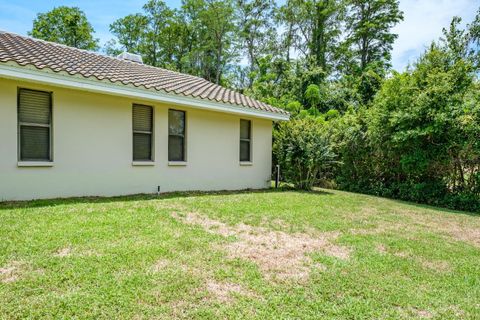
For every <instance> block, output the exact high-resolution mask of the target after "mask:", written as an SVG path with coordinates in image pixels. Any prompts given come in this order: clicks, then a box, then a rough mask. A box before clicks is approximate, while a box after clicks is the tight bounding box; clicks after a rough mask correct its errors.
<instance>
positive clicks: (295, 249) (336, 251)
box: [173, 213, 350, 280]
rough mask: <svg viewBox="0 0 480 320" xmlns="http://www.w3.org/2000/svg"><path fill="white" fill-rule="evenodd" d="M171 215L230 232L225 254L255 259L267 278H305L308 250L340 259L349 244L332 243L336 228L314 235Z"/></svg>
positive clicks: (345, 256) (213, 230)
mask: <svg viewBox="0 0 480 320" xmlns="http://www.w3.org/2000/svg"><path fill="white" fill-rule="evenodd" d="M173 216H174V218H176V219H180V220H181V221H183V222H185V223H187V224H192V225H199V226H202V227H203V228H204V229H205V230H207V231H208V232H211V233H214V234H218V235H222V236H224V237H229V236H234V237H235V238H236V239H237V241H234V242H231V243H228V244H226V245H224V246H222V248H223V249H224V250H226V252H227V255H228V257H230V258H240V259H245V260H250V261H253V262H255V263H256V264H257V265H258V267H259V268H260V270H261V271H262V273H263V274H264V275H266V276H267V277H268V278H270V279H279V280H284V279H295V280H306V279H308V277H309V274H310V269H311V267H312V260H311V258H310V257H308V254H310V253H313V252H323V253H324V254H326V255H329V256H333V257H336V258H339V259H343V260H346V259H348V258H349V255H350V249H349V248H346V247H344V246H340V245H337V244H334V243H333V241H334V240H335V239H336V238H338V236H339V235H340V233H339V232H328V233H318V234H316V235H314V236H313V235H309V234H305V233H292V234H290V233H286V232H283V231H272V230H268V229H266V228H263V227H252V226H249V225H246V224H238V225H235V226H229V225H227V224H225V223H223V222H220V221H217V220H213V219H209V218H207V217H204V216H200V215H198V214H196V213H188V214H186V215H185V216H182V217H180V216H179V215H178V214H173Z"/></svg>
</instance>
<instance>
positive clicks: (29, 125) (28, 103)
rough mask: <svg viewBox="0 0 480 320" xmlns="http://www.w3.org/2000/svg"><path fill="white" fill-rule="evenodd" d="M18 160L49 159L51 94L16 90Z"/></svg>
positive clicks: (50, 152) (50, 153)
mask: <svg viewBox="0 0 480 320" xmlns="http://www.w3.org/2000/svg"><path fill="white" fill-rule="evenodd" d="M17 103H18V158H19V161H51V160H52V150H51V140H52V94H51V93H50V92H43V91H36V90H29V89H19V90H18V102H17Z"/></svg>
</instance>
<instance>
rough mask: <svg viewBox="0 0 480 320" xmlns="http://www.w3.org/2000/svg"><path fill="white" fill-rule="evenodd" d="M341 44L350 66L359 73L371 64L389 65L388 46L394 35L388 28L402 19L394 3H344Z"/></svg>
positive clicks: (372, 0) (374, 0)
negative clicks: (349, 55)
mask: <svg viewBox="0 0 480 320" xmlns="http://www.w3.org/2000/svg"><path fill="white" fill-rule="evenodd" d="M347 5H348V9H347V17H346V35H347V37H346V40H345V44H346V46H347V47H348V48H350V49H351V50H352V52H353V61H352V63H354V64H356V66H357V67H358V68H359V69H360V71H361V72H363V71H364V70H365V69H366V68H367V66H368V65H369V64H370V63H372V62H381V63H383V65H384V66H385V67H389V66H390V60H391V51H392V45H393V42H394V41H395V39H396V38H397V37H398V35H396V34H394V33H392V31H391V30H392V28H393V27H394V26H395V25H396V24H397V23H398V22H400V21H402V20H403V12H402V11H401V10H400V8H399V2H398V0H347Z"/></svg>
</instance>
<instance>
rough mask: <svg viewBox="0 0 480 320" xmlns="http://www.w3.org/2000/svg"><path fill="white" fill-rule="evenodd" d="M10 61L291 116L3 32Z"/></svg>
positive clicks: (183, 78)
mask: <svg viewBox="0 0 480 320" xmlns="http://www.w3.org/2000/svg"><path fill="white" fill-rule="evenodd" d="M7 62H15V63H17V64H18V65H21V66H27V65H31V66H34V67H35V68H37V69H45V68H47V69H50V70H53V71H54V72H62V71H63V72H66V73H68V74H70V75H81V76H83V77H85V78H95V79H97V80H100V81H102V80H108V81H110V82H114V83H122V84H124V85H133V86H135V87H143V88H145V89H155V90H157V91H163V92H167V93H172V94H176V95H183V96H190V97H193V98H197V99H206V100H210V101H216V102H222V103H228V104H234V105H237V106H242V107H245V108H251V109H256V110H262V111H267V112H272V113H277V114H285V115H288V112H286V111H285V110H282V109H280V108H275V107H272V106H270V105H268V104H266V103H263V102H260V101H258V100H254V99H251V98H250V97H246V96H244V95H242V94H240V93H238V92H235V91H233V90H230V89H226V88H223V87H221V86H219V85H216V84H214V83H212V82H209V81H207V80H205V79H202V78H199V77H195V76H191V75H187V74H182V73H178V72H174V71H170V70H166V69H161V68H156V67H152V66H148V65H144V64H140V63H136V62H131V61H127V60H123V59H119V58H113V57H109V56H105V55H101V54H98V53H94V52H89V51H85V50H80V49H76V48H71V47H67V46H64V45H60V44H56V43H52V42H47V41H43V40H37V39H33V38H29V37H23V36H20V35H17V34H12V33H8V32H2V31H0V63H7Z"/></svg>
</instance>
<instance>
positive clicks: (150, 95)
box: [0, 63, 290, 121]
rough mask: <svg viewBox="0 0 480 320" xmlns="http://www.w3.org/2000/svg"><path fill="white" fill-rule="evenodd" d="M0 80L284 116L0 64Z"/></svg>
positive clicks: (273, 117) (283, 116) (275, 117)
mask: <svg viewBox="0 0 480 320" xmlns="http://www.w3.org/2000/svg"><path fill="white" fill-rule="evenodd" d="M0 78H6V79H15V80H22V81H27V82H34V83H42V84H48V85H53V86H58V87H63V88H70V89H77V90H82V91H90V92H96V93H103V94H109V95H115V96H123V97H129V98H140V99H145V100H152V101H156V102H162V103H170V104H174V105H179V106H186V107H191V108H197V109H203V110H210V111H217V112H224V113H232V114H238V115H244V116H250V117H255V118H263V119H269V120H273V121H286V120H289V119H290V116H289V115H288V114H281V113H274V112H269V111H263V110H256V109H253V108H247V107H243V106H239V105H234V104H228V103H221V102H216V101H210V100H204V99H198V98H194V97H188V96H182V95H177V94H171V93H166V92H161V91H157V90H154V89H151V90H149V89H146V88H143V87H134V86H127V85H124V84H118V83H113V82H110V81H101V80H98V79H91V78H83V77H82V78H80V77H74V76H71V75H65V74H61V73H56V72H53V71H49V70H39V69H36V68H31V67H27V66H20V65H13V64H6V63H0Z"/></svg>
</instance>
